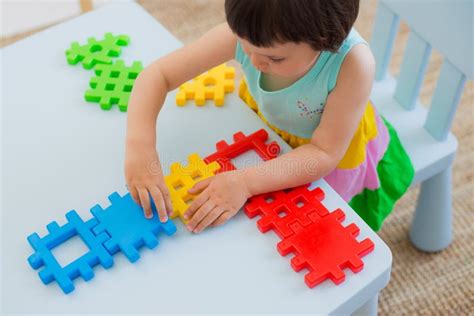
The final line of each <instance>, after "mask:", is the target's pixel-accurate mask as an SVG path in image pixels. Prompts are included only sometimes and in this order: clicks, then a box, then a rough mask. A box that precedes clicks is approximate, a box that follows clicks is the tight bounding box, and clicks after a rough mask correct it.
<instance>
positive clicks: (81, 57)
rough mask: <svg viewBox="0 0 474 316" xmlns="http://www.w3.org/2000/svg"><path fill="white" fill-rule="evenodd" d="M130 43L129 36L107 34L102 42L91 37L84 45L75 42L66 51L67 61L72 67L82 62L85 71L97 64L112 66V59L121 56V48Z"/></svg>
mask: <svg viewBox="0 0 474 316" xmlns="http://www.w3.org/2000/svg"><path fill="white" fill-rule="evenodd" d="M129 42H130V38H129V37H128V36H126V35H118V36H114V35H112V33H105V36H104V39H102V40H100V41H98V40H97V39H95V38H94V37H90V38H89V39H87V44H84V45H80V44H79V43H78V42H73V43H72V44H71V47H70V48H69V49H68V50H66V59H67V62H68V63H69V64H70V65H76V64H77V63H79V62H82V66H83V67H84V68H85V69H92V68H93V67H94V66H95V65H97V64H111V63H112V58H113V57H118V56H120V53H121V50H122V48H121V47H122V46H127V45H128V43H129Z"/></svg>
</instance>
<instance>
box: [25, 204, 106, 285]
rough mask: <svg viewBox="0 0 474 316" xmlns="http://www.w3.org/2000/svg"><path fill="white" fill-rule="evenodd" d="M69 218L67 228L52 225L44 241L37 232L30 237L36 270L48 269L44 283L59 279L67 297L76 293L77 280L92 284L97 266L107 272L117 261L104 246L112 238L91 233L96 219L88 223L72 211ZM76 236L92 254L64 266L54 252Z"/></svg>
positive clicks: (30, 260) (32, 258)
mask: <svg viewBox="0 0 474 316" xmlns="http://www.w3.org/2000/svg"><path fill="white" fill-rule="evenodd" d="M66 218H67V220H68V222H67V223H66V224H65V225H64V226H59V225H58V223H57V222H51V223H50V224H48V225H47V229H48V232H49V234H48V235H46V236H44V237H43V238H40V237H39V235H38V234H37V233H33V234H31V235H30V236H28V242H29V243H30V245H31V247H33V249H34V250H35V253H34V254H32V255H31V256H30V257H29V258H28V262H29V264H30V265H31V267H32V268H33V269H35V270H37V269H38V268H40V267H44V268H43V269H42V270H41V271H40V272H39V273H38V275H39V277H40V279H41V281H43V283H44V284H48V283H50V282H51V281H53V280H56V282H57V283H58V285H59V286H60V287H61V289H62V290H63V292H64V293H66V294H67V293H70V292H71V291H73V290H74V284H73V280H74V279H75V278H77V277H78V276H81V277H82V278H83V279H84V280H85V281H89V280H90V279H92V278H93V277H94V271H93V270H92V268H93V267H94V266H96V265H98V264H101V265H102V266H103V267H104V268H106V269H107V268H110V267H111V266H112V265H113V263H114V261H113V258H112V256H111V255H110V253H109V252H108V251H107V250H106V249H105V248H104V246H103V243H104V242H106V241H107V240H108V239H109V236H108V235H107V234H106V233H101V234H98V235H94V234H93V233H92V231H91V228H92V227H94V226H95V225H97V220H96V219H94V218H93V219H90V220H88V221H87V222H84V221H83V220H82V219H81V218H80V216H79V215H78V214H77V213H76V211H70V212H68V213H67V214H66ZM74 236H78V237H80V238H81V240H82V241H83V242H84V243H85V244H86V245H87V247H88V248H89V251H88V252H87V253H85V254H84V255H82V256H81V257H79V258H78V259H76V260H74V261H73V262H71V263H69V264H68V265H66V266H65V267H62V266H61V265H60V264H59V262H58V261H57V260H56V258H55V257H54V255H53V253H52V252H51V250H52V249H53V248H54V247H56V246H58V245H60V244H62V243H63V242H65V241H66V240H68V239H70V238H72V237H74Z"/></svg>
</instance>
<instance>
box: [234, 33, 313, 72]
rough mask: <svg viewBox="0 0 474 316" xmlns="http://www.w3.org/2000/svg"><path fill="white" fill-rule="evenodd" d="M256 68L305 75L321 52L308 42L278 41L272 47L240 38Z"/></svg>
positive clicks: (264, 70) (263, 70) (262, 70)
mask: <svg viewBox="0 0 474 316" xmlns="http://www.w3.org/2000/svg"><path fill="white" fill-rule="evenodd" d="M238 40H239V41H240V44H241V45H242V48H243V50H244V52H245V54H247V56H249V59H250V60H251V62H252V64H253V65H254V67H255V68H257V69H258V70H260V71H261V72H264V73H269V74H274V75H277V76H281V77H286V78H294V77H298V76H302V75H304V74H305V73H306V72H307V71H308V70H309V69H310V68H311V67H312V66H313V65H314V62H315V61H316V59H317V57H318V56H319V53H320V52H316V51H314V50H313V49H312V48H311V46H309V45H308V44H306V43H298V44H297V43H293V42H287V43H283V44H282V43H278V44H275V45H274V46H272V47H258V46H254V45H252V44H250V42H248V41H247V40H245V39H243V38H240V37H239V38H238Z"/></svg>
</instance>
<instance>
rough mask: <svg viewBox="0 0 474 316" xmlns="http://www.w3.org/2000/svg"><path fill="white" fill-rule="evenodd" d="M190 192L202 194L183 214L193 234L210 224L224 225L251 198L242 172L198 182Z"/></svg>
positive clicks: (222, 174) (227, 173) (233, 172)
mask: <svg viewBox="0 0 474 316" xmlns="http://www.w3.org/2000/svg"><path fill="white" fill-rule="evenodd" d="M189 193H190V194H193V195H194V194H199V193H200V194H199V196H198V197H197V198H196V199H195V200H194V201H193V202H192V204H191V205H190V206H189V208H188V210H187V211H186V213H185V214H184V218H185V219H186V220H188V219H191V220H190V221H189V222H188V224H187V225H186V227H187V229H188V230H189V231H191V232H193V233H200V232H202V231H203V230H204V229H205V228H206V227H208V226H209V225H211V226H218V225H222V224H224V223H225V222H226V221H227V220H229V218H231V217H232V216H234V215H235V214H237V212H238V211H239V210H240V208H241V207H242V206H243V205H244V204H245V202H246V201H247V199H248V198H249V197H250V193H249V190H248V187H247V185H246V184H245V181H244V180H243V177H242V175H241V173H240V172H238V171H229V172H223V173H219V174H217V175H215V176H213V177H210V178H207V179H204V180H202V181H199V182H198V183H196V184H195V185H194V186H193V187H192V188H191V189H190V190H189Z"/></svg>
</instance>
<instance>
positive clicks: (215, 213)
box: [193, 207, 223, 233]
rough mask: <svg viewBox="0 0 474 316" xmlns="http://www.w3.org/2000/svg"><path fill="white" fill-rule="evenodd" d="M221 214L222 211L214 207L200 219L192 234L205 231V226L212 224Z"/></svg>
mask: <svg viewBox="0 0 474 316" xmlns="http://www.w3.org/2000/svg"><path fill="white" fill-rule="evenodd" d="M222 213H223V210H222V209H221V208H220V207H215V208H214V209H212V210H211V211H210V212H209V213H208V214H207V215H206V216H205V217H204V218H203V219H202V221H200V222H199V224H198V225H197V226H196V228H195V229H194V231H193V232H194V233H200V232H202V231H203V230H204V229H206V227H207V226H209V225H210V224H211V223H212V222H214V221H215V220H216V219H217V218H218V217H219V216H220V215H221V214H222Z"/></svg>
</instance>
